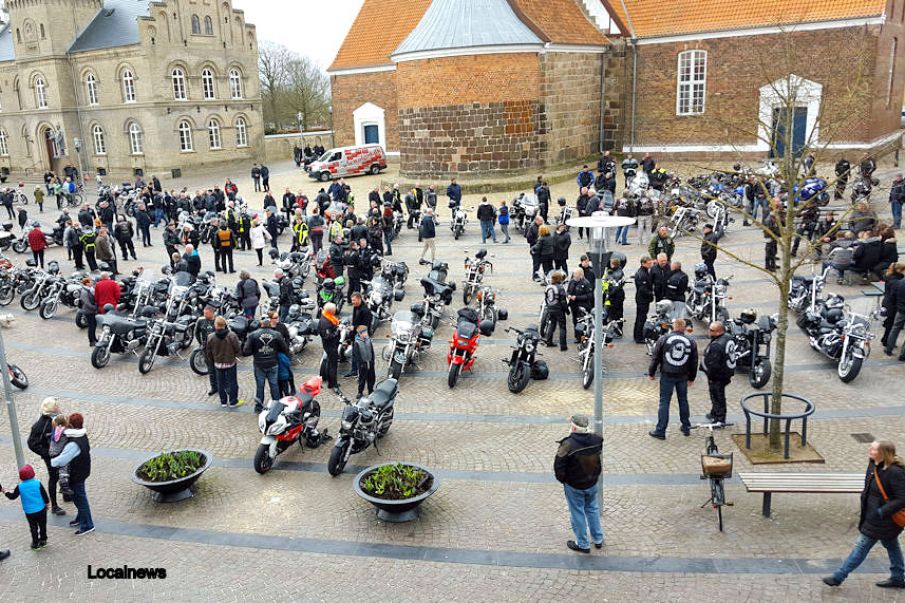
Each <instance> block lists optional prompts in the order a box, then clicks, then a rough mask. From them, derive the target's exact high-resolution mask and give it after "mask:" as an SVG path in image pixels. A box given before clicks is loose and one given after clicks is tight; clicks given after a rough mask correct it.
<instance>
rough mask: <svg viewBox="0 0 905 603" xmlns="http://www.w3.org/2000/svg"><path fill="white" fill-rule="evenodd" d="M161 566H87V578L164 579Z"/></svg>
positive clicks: (165, 573) (165, 575)
mask: <svg viewBox="0 0 905 603" xmlns="http://www.w3.org/2000/svg"><path fill="white" fill-rule="evenodd" d="M166 577H167V570H166V568H163V567H129V566H128V565H123V566H121V567H94V566H93V565H89V566H88V579H89V580H166Z"/></svg>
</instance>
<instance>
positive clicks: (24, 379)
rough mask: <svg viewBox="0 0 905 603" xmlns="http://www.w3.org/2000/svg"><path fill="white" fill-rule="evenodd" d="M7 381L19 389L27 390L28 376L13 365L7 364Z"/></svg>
mask: <svg viewBox="0 0 905 603" xmlns="http://www.w3.org/2000/svg"><path fill="white" fill-rule="evenodd" d="M7 367H8V368H9V381H10V383H12V384H13V385H14V386H16V387H17V388H19V389H28V375H26V374H25V373H24V372H23V371H22V369H20V368H19V367H18V366H16V365H15V364H8V365H7Z"/></svg>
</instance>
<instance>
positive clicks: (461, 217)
mask: <svg viewBox="0 0 905 603" xmlns="http://www.w3.org/2000/svg"><path fill="white" fill-rule="evenodd" d="M469 211H471V210H469V209H465V208H464V207H456V208H455V209H453V210H452V214H453V215H452V220H450V223H449V229H450V230H451V231H452V233H453V238H454V239H455V240H457V241H458V240H459V237H461V236H462V235H463V234H464V233H465V225H466V224H468V212H469Z"/></svg>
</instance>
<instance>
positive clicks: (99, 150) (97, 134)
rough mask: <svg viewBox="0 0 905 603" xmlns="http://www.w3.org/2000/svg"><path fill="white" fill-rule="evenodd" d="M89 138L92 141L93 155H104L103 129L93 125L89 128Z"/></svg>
mask: <svg viewBox="0 0 905 603" xmlns="http://www.w3.org/2000/svg"><path fill="white" fill-rule="evenodd" d="M91 138H92V139H93V140H94V154H95V155H106V154H107V135H106V134H105V133H104V129H103V128H102V127H100V126H99V125H98V124H94V127H93V128H91Z"/></svg>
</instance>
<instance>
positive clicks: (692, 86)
mask: <svg viewBox="0 0 905 603" xmlns="http://www.w3.org/2000/svg"><path fill="white" fill-rule="evenodd" d="M686 59H687V61H688V71H687V73H688V78H687V79H683V70H682V62H683V60H686ZM698 61H703V70H702V71H701V76H700V77H697V76H696V73H697V69H696V66H697V63H698ZM677 66H678V69H677V73H676V115H702V114H703V113H704V112H705V111H706V110H707V51H706V50H700V49H694V50H685V51H683V52H680V53H679V56H678V60H677ZM698 87H700V88H699V89H700V108H699V110H696V107H695V97H696V95H695V90H696V89H697V88H698ZM683 92H684V93H686V94H687V106H685V107H683Z"/></svg>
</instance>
